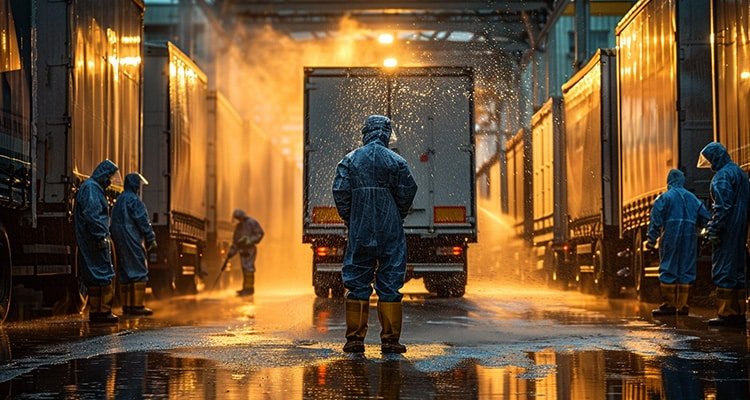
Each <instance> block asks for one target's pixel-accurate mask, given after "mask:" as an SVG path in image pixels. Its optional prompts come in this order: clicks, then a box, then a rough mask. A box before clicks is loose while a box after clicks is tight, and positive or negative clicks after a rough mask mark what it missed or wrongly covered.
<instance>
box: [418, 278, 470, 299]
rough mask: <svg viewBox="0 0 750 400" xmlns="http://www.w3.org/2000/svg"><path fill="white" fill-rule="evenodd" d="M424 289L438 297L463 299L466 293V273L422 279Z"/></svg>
mask: <svg viewBox="0 0 750 400" xmlns="http://www.w3.org/2000/svg"><path fill="white" fill-rule="evenodd" d="M424 282H425V288H426V289H427V290H428V291H429V292H434V293H435V294H437V296H438V297H463V295H464V294H465V293H466V272H456V273H452V274H444V275H440V276H430V277H425V278H424Z"/></svg>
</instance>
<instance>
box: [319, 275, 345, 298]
mask: <svg viewBox="0 0 750 400" xmlns="http://www.w3.org/2000/svg"><path fill="white" fill-rule="evenodd" d="M313 288H314V289H315V295H316V296H318V297H323V298H326V297H328V292H329V291H330V293H331V297H344V282H342V281H341V274H337V273H328V272H316V273H315V275H314V276H313Z"/></svg>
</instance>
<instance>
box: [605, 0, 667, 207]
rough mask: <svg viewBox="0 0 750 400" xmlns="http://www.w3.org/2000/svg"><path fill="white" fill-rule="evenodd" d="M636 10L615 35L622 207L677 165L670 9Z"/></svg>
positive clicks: (656, 187) (655, 187) (657, 187)
mask: <svg viewBox="0 0 750 400" xmlns="http://www.w3.org/2000/svg"><path fill="white" fill-rule="evenodd" d="M642 10H644V11H643V12H640V13H637V14H634V15H633V16H632V18H631V19H630V21H629V22H628V23H627V24H626V25H623V26H621V30H620V32H619V35H618V46H619V47H618V63H619V67H618V69H619V83H620V89H619V90H620V123H621V130H620V135H621V144H620V145H621V149H622V150H621V157H622V158H621V160H622V161H621V163H622V174H621V176H622V200H623V206H627V205H628V204H630V203H633V202H635V201H636V200H638V199H640V198H644V197H648V196H650V195H653V194H656V193H658V192H660V191H661V190H663V188H664V186H665V182H666V180H665V179H666V176H667V172H668V171H669V169H670V168H673V167H675V166H676V165H677V159H676V157H677V138H678V134H679V126H678V121H677V110H676V104H677V83H676V79H677V78H676V75H677V44H676V41H675V40H676V39H675V33H674V30H673V25H672V21H673V16H674V15H675V12H676V6H675V2H674V1H673V0H665V1H652V2H650V3H649V4H648V6H647V7H646V8H643V9H642Z"/></svg>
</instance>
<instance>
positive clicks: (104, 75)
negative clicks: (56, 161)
mask: <svg viewBox="0 0 750 400" xmlns="http://www.w3.org/2000/svg"><path fill="white" fill-rule="evenodd" d="M74 10H75V17H74V18H75V25H74V26H75V28H74V30H73V32H72V38H71V40H72V46H73V54H74V56H73V57H74V58H73V60H72V67H73V70H72V73H71V74H72V77H73V84H72V96H71V103H72V104H71V106H72V114H73V118H72V121H71V128H72V131H73V135H71V138H72V143H71V144H72V156H73V160H72V164H73V169H74V170H75V171H78V172H80V173H81V174H86V175H87V174H90V173H91V172H92V171H93V169H94V168H95V167H96V166H97V165H98V164H99V162H101V161H102V160H103V159H105V158H109V159H111V160H113V161H114V162H115V163H117V165H118V166H119V167H120V171H122V172H124V173H128V172H131V171H138V170H140V154H141V153H140V145H141V60H142V43H141V39H142V31H143V10H142V9H141V7H140V6H139V5H138V4H136V3H134V2H133V1H132V0H119V1H113V2H110V4H109V5H108V6H107V7H102V5H101V2H100V1H99V0H78V1H75V2H74Z"/></svg>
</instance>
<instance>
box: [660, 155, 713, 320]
mask: <svg viewBox="0 0 750 400" xmlns="http://www.w3.org/2000/svg"><path fill="white" fill-rule="evenodd" d="M684 185H685V174H684V173H683V172H682V171H680V170H679V169H673V170H670V171H669V175H667V191H666V192H664V193H662V194H661V195H660V196H659V197H657V198H656V200H655V201H654V206H653V207H652V208H651V220H650V222H649V225H648V233H647V238H648V240H647V242H646V248H648V249H650V250H654V249H656V246H657V240H659V239H661V242H660V243H661V245H660V246H659V258H660V261H661V262H660V264H659V282H660V289H661V295H662V298H663V299H664V302H663V303H662V305H661V306H659V308H656V309H654V310H653V311H651V312H652V314H653V315H654V316H658V315H675V314H679V315H688V311H689V309H688V306H687V302H688V294H689V293H690V287H691V286H692V284H693V282H695V276H696V267H697V260H696V258H697V255H698V228H700V227H702V226H704V225H705V224H706V222H708V219H709V218H711V215H709V214H708V210H707V209H706V206H705V205H704V204H703V202H702V201H700V200H699V199H698V198H697V197H695V195H694V194H692V193H690V192H689V191H687V190H686V189H685V188H684V187H683V186H684Z"/></svg>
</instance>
